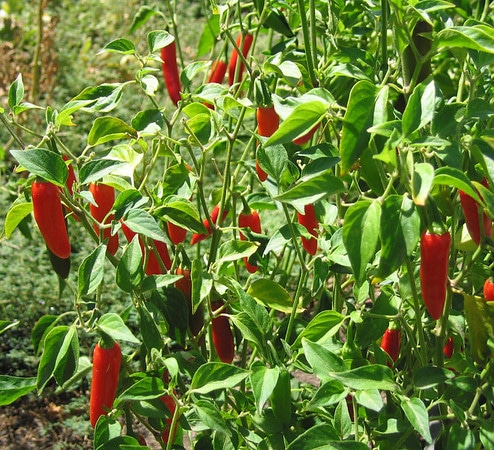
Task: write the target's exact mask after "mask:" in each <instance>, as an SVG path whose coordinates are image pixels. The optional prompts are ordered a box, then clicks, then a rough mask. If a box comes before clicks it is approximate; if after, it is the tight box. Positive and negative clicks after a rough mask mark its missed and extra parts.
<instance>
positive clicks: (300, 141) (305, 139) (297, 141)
mask: <svg viewBox="0 0 494 450" xmlns="http://www.w3.org/2000/svg"><path fill="white" fill-rule="evenodd" d="M318 128H319V124H317V125H315V126H314V127H313V128H312V129H311V130H310V131H309V132H308V133H306V134H304V135H303V136H300V137H299V138H297V139H294V140H293V143H294V144H295V145H304V144H305V143H307V142H309V141H310V139H311V138H312V136H314V133H315V132H316V131H317V129H318Z"/></svg>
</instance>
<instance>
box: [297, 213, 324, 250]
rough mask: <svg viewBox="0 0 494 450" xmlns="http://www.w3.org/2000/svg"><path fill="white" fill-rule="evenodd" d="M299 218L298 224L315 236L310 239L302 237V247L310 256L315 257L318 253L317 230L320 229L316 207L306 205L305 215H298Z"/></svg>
mask: <svg viewBox="0 0 494 450" xmlns="http://www.w3.org/2000/svg"><path fill="white" fill-rule="evenodd" d="M297 218H298V223H299V224H300V225H302V226H303V227H305V228H306V229H307V231H308V232H309V233H310V234H312V236H314V237H312V238H310V239H307V238H306V237H304V236H302V245H303V246H304V249H305V251H306V252H307V253H308V254H309V255H315V254H316V252H317V229H318V228H319V222H318V221H317V218H316V211H315V209H314V205H311V204H310V205H305V206H304V214H301V213H297Z"/></svg>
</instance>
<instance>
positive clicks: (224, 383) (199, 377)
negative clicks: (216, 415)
mask: <svg viewBox="0 0 494 450" xmlns="http://www.w3.org/2000/svg"><path fill="white" fill-rule="evenodd" d="M249 375H250V371H249V370H244V369H240V368H239V367H235V366H232V365H231V364H225V363H220V362H208V363H206V364H203V365H202V366H200V367H199V369H198V370H197V371H196V373H195V374H194V376H193V378H192V382H191V385H190V392H191V393H196V394H208V393H209V392H213V391H216V390H218V389H231V388H234V387H235V386H237V385H238V384H239V383H241V382H242V381H243V380H245V378H247V377H248V376H249Z"/></svg>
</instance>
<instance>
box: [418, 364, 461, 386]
mask: <svg viewBox="0 0 494 450" xmlns="http://www.w3.org/2000/svg"><path fill="white" fill-rule="evenodd" d="M454 376H455V375H454V373H452V372H451V370H447V369H443V368H441V367H420V368H419V369H417V370H416V371H415V372H414V373H413V384H414V385H415V387H416V388H418V389H430V388H432V387H434V386H438V385H439V384H442V383H444V382H445V381H446V380H448V379H449V378H453V377H454Z"/></svg>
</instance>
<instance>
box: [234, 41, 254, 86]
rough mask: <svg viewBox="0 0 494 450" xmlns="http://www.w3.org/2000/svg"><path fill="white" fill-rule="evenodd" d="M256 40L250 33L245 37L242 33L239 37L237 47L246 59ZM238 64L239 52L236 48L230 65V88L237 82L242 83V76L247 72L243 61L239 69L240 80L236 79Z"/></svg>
mask: <svg viewBox="0 0 494 450" xmlns="http://www.w3.org/2000/svg"><path fill="white" fill-rule="evenodd" d="M253 40H254V36H253V35H252V34H250V33H247V34H246V35H245V37H244V35H243V34H242V33H240V34H239V35H238V36H237V39H236V41H235V42H236V44H237V47H238V48H239V49H240V50H241V51H242V55H243V56H244V58H246V57H247V54H248V53H249V49H250V46H251V45H252V41H253ZM237 63H238V52H237V49H236V48H233V51H232V56H231V58H230V63H229V65H228V84H229V85H230V86H232V85H233V83H235V81H241V80H242V74H243V72H244V70H245V66H244V63H243V62H242V61H241V62H240V67H239V69H238V79H235V75H236V70H237Z"/></svg>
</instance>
